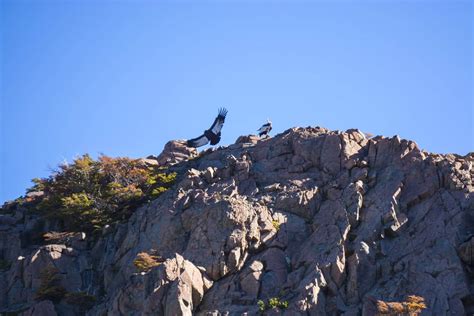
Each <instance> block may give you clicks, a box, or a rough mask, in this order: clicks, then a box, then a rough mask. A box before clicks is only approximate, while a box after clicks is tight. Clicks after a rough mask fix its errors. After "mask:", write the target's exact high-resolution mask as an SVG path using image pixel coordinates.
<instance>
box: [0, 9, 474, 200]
mask: <svg viewBox="0 0 474 316" xmlns="http://www.w3.org/2000/svg"><path fill="white" fill-rule="evenodd" d="M1 3H2V6H1V25H0V28H1V32H2V41H1V58H2V59H1V60H2V62H1V75H2V78H1V80H2V82H1V135H0V140H1V143H0V146H1V161H0V163H1V174H0V177H1V182H0V185H1V188H0V203H1V202H3V201H5V200H8V199H13V198H16V197H18V196H20V195H22V194H24V192H25V189H26V188H27V187H28V186H30V179H31V178H34V177H45V176H47V175H48V174H49V172H50V168H54V167H55V166H57V165H58V164H59V163H60V162H61V161H64V160H68V161H71V160H72V159H73V158H74V157H75V156H76V155H80V154H83V153H91V154H92V155H93V156H97V155H98V154H99V153H104V154H107V155H110V156H130V157H144V156H147V155H149V154H158V153H160V152H161V150H162V148H163V145H164V144H165V143H166V141H168V140H171V139H185V138H192V137H195V136H197V135H198V134H199V133H201V132H202V131H203V130H204V129H206V128H208V127H209V125H210V124H211V123H212V120H213V119H214V117H215V115H216V112H217V108H218V107H220V106H226V107H227V108H228V109H229V114H228V118H227V120H226V123H225V125H224V128H223V137H222V141H221V145H227V144H231V143H233V142H234V141H235V139H236V138H237V137H238V136H239V135H243V134H249V133H254V132H255V130H256V129H257V128H258V127H259V126H260V125H261V124H262V123H264V121H265V120H266V119H267V118H270V119H271V120H272V121H273V123H274V132H275V133H278V132H282V131H284V130H285V129H287V128H290V127H293V126H309V125H313V126H315V125H319V126H324V127H328V128H330V129H339V130H345V129H348V128H360V129H361V130H363V131H366V132H370V133H373V134H382V135H386V136H393V135H395V134H398V135H400V136H401V137H402V138H408V139H412V140H415V141H416V142H417V143H418V144H419V145H420V146H421V147H422V148H424V149H426V150H428V151H433V152H440V153H448V152H455V153H459V154H466V153H467V152H469V151H472V150H474V144H473V139H474V133H473V120H474V119H473V89H472V87H473V23H474V22H473V21H474V16H473V5H472V2H471V1H467V0H466V1H452V0H446V1H388V0H387V1H330V2H322V1H313V2H310V1H274V2H272V1H258V0H256V1H245V2H244V1H213V2H211V1H207V2H200V1H192V2H191V1H188V2H183V1H177V2H176V1H175V2H174V3H172V2H163V1H141V2H140V1H128V2H123V1H122V2H119V1H105V0H104V1H98V0H97V1H86V0H84V1H66V0H64V1H41V0H34V1H27V2H26V1H20V0H15V1H5V0H4V1H2V2H1Z"/></svg>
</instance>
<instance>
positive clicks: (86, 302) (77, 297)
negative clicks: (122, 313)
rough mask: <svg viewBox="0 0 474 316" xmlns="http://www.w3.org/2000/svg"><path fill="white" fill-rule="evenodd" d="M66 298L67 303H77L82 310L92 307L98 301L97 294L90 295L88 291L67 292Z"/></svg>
mask: <svg viewBox="0 0 474 316" xmlns="http://www.w3.org/2000/svg"><path fill="white" fill-rule="evenodd" d="M64 299H65V301H66V303H68V304H70V305H75V306H77V307H78V308H79V309H80V310H82V311H86V310H89V309H91V308H92V307H93V306H94V304H95V302H96V301H97V299H96V297H95V296H93V295H89V294H87V293H86V292H73V293H67V294H66V295H65V297H64Z"/></svg>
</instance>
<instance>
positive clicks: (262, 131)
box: [257, 120, 272, 137]
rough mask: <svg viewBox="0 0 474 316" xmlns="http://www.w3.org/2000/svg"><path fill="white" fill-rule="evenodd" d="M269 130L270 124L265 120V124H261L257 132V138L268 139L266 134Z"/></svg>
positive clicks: (270, 128)
mask: <svg viewBox="0 0 474 316" xmlns="http://www.w3.org/2000/svg"><path fill="white" fill-rule="evenodd" d="M271 130H272V122H271V121H270V120H267V122H266V123H265V124H263V125H262V127H260V128H259V129H258V130H257V132H258V136H260V137H262V136H265V137H268V133H270V131H271Z"/></svg>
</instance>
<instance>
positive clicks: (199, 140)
mask: <svg viewBox="0 0 474 316" xmlns="http://www.w3.org/2000/svg"><path fill="white" fill-rule="evenodd" d="M226 115H227V110H226V109H225V108H220V109H219V112H218V114H217V117H216V119H215V120H214V123H212V126H211V127H210V128H209V129H207V130H205V131H204V134H202V135H201V136H198V137H196V138H193V139H190V140H188V141H187V145H188V147H195V148H196V147H201V146H204V145H206V144H207V143H209V142H211V145H216V144H217V143H219V141H220V140H221V129H222V126H223V125H224V121H225V117H226Z"/></svg>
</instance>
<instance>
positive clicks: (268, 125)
mask: <svg viewBox="0 0 474 316" xmlns="http://www.w3.org/2000/svg"><path fill="white" fill-rule="evenodd" d="M269 128H270V129H272V128H271V124H270V123H265V124H263V125H262V127H260V128H259V129H258V130H257V132H263V131H266V130H268V129H269Z"/></svg>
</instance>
